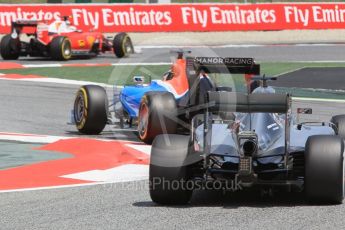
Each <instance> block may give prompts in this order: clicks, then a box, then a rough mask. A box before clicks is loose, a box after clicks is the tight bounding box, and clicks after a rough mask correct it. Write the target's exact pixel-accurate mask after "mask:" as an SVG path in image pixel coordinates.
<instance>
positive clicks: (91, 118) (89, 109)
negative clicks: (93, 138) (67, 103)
mask: <svg viewBox="0 0 345 230" xmlns="http://www.w3.org/2000/svg"><path fill="white" fill-rule="evenodd" d="M73 115H74V121H75V123H76V127H77V129H78V131H79V132H80V133H83V134H91V135H94V134H99V133H101V132H102V131H103V129H104V127H105V125H106V124H107V120H108V98H107V94H106V92H105V89H104V88H103V87H100V86H97V85H85V86H82V87H81V88H80V89H79V90H78V92H77V95H76V98H75V101H74V113H73Z"/></svg>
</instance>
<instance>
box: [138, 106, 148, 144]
mask: <svg viewBox="0 0 345 230" xmlns="http://www.w3.org/2000/svg"><path fill="white" fill-rule="evenodd" d="M148 123H149V109H148V107H147V105H146V104H142V105H141V106H140V110H139V124H138V131H139V136H140V137H141V138H145V137H146V135H147V129H148Z"/></svg>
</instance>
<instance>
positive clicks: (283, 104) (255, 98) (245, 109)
mask: <svg viewBox="0 0 345 230" xmlns="http://www.w3.org/2000/svg"><path fill="white" fill-rule="evenodd" d="M207 101H208V110H209V111H210V112H218V111H223V112H240V113H287V112H288V111H289V109H290V105H291V98H290V96H289V95H288V94H271V93H267V94H249V95H248V94H243V93H235V92H217V91H210V92H208V93H207Z"/></svg>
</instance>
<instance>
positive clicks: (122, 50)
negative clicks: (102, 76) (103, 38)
mask: <svg viewBox="0 0 345 230" xmlns="http://www.w3.org/2000/svg"><path fill="white" fill-rule="evenodd" d="M113 50H114V54H115V55H116V57H118V58H122V57H126V56H128V55H129V54H130V53H134V48H133V44H132V40H131V38H130V37H129V36H128V34H126V33H119V34H117V35H116V36H115V37H114V40H113Z"/></svg>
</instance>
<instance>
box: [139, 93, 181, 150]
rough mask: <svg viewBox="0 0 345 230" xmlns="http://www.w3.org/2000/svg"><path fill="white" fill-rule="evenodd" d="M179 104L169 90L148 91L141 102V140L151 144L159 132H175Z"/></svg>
mask: <svg viewBox="0 0 345 230" xmlns="http://www.w3.org/2000/svg"><path fill="white" fill-rule="evenodd" d="M176 130H177V105H176V100H175V97H174V96H173V94H171V93H169V92H150V93H146V94H145V95H144V96H143V98H142V99H141V102H140V107H139V117H138V134H139V138H140V140H142V141H143V142H145V143H146V144H151V143H152V141H153V139H154V138H155V137H156V136H157V135H159V134H175V133H176Z"/></svg>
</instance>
